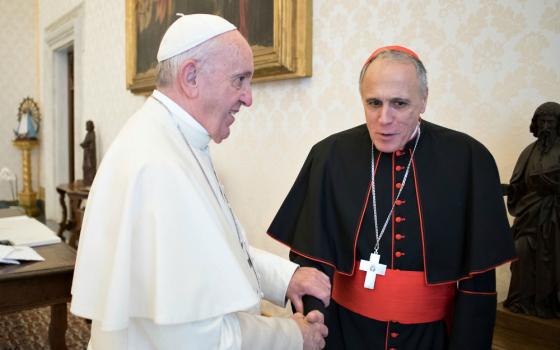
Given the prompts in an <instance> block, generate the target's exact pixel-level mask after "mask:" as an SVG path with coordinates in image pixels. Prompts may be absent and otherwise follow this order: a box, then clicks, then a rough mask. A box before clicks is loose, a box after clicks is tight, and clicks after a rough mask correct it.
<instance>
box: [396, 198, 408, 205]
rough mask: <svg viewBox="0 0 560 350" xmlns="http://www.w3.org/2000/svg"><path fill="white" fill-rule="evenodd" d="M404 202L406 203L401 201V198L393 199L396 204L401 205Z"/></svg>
mask: <svg viewBox="0 0 560 350" xmlns="http://www.w3.org/2000/svg"><path fill="white" fill-rule="evenodd" d="M404 203H406V201H403V200H401V199H397V200H396V201H395V204H396V205H402V204H404Z"/></svg>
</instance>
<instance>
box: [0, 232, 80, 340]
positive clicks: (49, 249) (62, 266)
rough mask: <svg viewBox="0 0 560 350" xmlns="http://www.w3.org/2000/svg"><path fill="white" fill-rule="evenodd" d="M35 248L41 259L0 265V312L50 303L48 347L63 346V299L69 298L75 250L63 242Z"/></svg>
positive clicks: (65, 323) (64, 306)
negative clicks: (42, 259) (18, 263)
mask: <svg viewBox="0 0 560 350" xmlns="http://www.w3.org/2000/svg"><path fill="white" fill-rule="evenodd" d="M35 249H36V250H37V252H38V253H39V254H40V255H41V256H42V257H43V258H45V261H38V262H26V263H22V264H21V265H0V313H2V314H4V313H9V312H16V311H23V310H28V309H34V308H38V307H44V306H50V307H51V322H50V324H49V344H50V347H51V349H53V350H58V349H67V348H66V339H65V336H66V328H67V327H68V321H67V313H66V303H67V302H69V301H70V299H71V296H70V289H71V286H72V275H73V273H74V263H75V261H76V251H75V250H74V249H72V248H70V247H69V246H68V245H66V244H64V243H58V244H52V245H48V246H43V247H36V248H35Z"/></svg>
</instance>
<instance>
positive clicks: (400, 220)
mask: <svg viewBox="0 0 560 350" xmlns="http://www.w3.org/2000/svg"><path fill="white" fill-rule="evenodd" d="M405 220H406V219H405V218H402V217H400V216H397V217H396V218H395V221H396V222H403V221H405Z"/></svg>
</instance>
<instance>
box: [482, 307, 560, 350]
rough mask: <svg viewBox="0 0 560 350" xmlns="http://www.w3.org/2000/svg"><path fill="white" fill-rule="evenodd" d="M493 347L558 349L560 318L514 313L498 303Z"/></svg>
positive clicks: (512, 349) (500, 349) (539, 349)
mask: <svg viewBox="0 0 560 350" xmlns="http://www.w3.org/2000/svg"><path fill="white" fill-rule="evenodd" d="M492 348H493V349H495V350H526V349H531V350H551V349H560V319H543V318H538V317H534V316H527V315H524V314H516V313H514V312H511V311H509V310H508V309H506V308H504V306H503V303H499V304H498V310H497V313H496V327H495V329H494V341H493V346H492Z"/></svg>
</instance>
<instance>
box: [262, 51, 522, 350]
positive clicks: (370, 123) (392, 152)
mask: <svg viewBox="0 0 560 350" xmlns="http://www.w3.org/2000/svg"><path fill="white" fill-rule="evenodd" d="M360 92H361V95H362V101H363V104H364V109H365V114H366V124H364V125H360V126H358V127H355V128H353V129H350V130H347V131H343V132H340V133H337V134H334V135H332V136H330V137H328V138H326V139H325V140H323V141H321V142H319V143H318V144H316V145H315V146H314V147H313V148H312V150H311V152H310V153H309V155H308V157H307V160H306V161H305V164H304V165H303V168H302V169H301V171H300V173H299V175H298V177H297V179H296V181H295V184H294V185H293V187H292V189H291V190H290V192H289V193H288V196H287V198H286V199H285V200H284V203H283V204H282V206H281V208H280V210H279V211H278V213H277V215H276V217H275V218H274V220H273V222H272V224H271V226H270V228H269V230H268V233H269V234H270V235H271V236H272V237H273V238H275V239H277V240H279V241H281V242H283V243H285V244H287V245H288V246H289V247H290V248H291V252H290V257H291V259H292V260H293V261H295V262H297V263H298V264H300V265H301V266H313V267H316V268H318V269H320V270H322V271H324V272H326V273H327V274H328V275H329V276H330V278H331V281H332V285H333V289H332V301H331V304H330V306H329V307H328V308H325V307H324V306H323V304H322V303H320V302H319V301H318V300H316V299H313V298H312V297H308V298H307V299H304V301H305V309H306V312H309V311H310V310H313V309H318V310H320V311H322V312H323V313H324V314H325V323H326V325H327V326H328V328H329V336H328V337H327V342H326V344H327V345H326V348H327V349H336V350H343V349H348V350H361V349H429V350H435V349H490V348H491V343H492V334H493V327H494V320H495V315H496V277H495V267H496V266H498V265H501V264H503V263H506V262H508V261H511V260H512V259H514V258H515V253H514V246H513V241H512V238H511V234H510V231H509V224H508V221H507V217H506V212H505V207H504V203H503V199H502V193H501V188H500V181H499V176H498V171H497V168H496V164H495V161H494V159H493V157H492V155H491V154H490V153H489V152H488V150H487V149H486V148H485V147H484V146H483V145H482V144H480V143H479V142H478V141H476V140H475V139H473V138H472V137H470V136H468V135H465V134H463V133H460V132H457V131H453V130H450V129H447V128H444V127H441V126H438V125H435V124H432V123H429V122H427V121H424V120H422V119H421V118H420V115H421V113H423V112H424V110H425V107H426V101H427V96H428V88H427V82H426V70H425V68H424V66H423V64H422V62H421V61H420V60H419V58H418V56H417V55H416V54H415V53H414V52H413V51H411V50H409V49H407V48H403V47H400V46H389V47H384V48H381V49H378V50H376V51H375V52H374V53H373V54H372V55H371V56H370V57H369V59H368V60H367V61H366V64H365V65H364V67H363V69H362V73H361V76H360Z"/></svg>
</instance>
